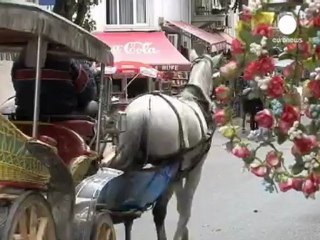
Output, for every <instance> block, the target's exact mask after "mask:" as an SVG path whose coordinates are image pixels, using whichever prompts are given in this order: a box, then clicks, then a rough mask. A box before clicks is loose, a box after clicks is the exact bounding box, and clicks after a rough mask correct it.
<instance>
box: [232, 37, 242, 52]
mask: <svg viewBox="0 0 320 240" xmlns="http://www.w3.org/2000/svg"><path fill="white" fill-rule="evenodd" d="M231 51H232V53H233V54H241V53H244V46H243V45H242V43H241V42H240V41H239V40H238V39H236V38H235V39H233V40H232V42H231Z"/></svg>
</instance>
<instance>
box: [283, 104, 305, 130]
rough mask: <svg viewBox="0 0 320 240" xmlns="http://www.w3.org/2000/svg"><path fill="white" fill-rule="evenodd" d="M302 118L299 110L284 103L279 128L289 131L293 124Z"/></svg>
mask: <svg viewBox="0 0 320 240" xmlns="http://www.w3.org/2000/svg"><path fill="white" fill-rule="evenodd" d="M299 119H300V113H299V111H298V110H297V109H296V108H294V107H293V106H291V105H288V104H286V105H284V107H283V112H282V115H281V119H280V122H279V128H280V129H281V131H282V132H283V133H287V132H288V131H289V129H290V128H291V127H292V126H293V124H294V122H295V121H298V120H299Z"/></svg>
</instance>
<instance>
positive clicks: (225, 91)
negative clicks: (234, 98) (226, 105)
mask: <svg viewBox="0 0 320 240" xmlns="http://www.w3.org/2000/svg"><path fill="white" fill-rule="evenodd" d="M215 93H216V97H217V99H218V100H219V101H221V102H227V101H228V100H229V98H230V88H228V87H227V86H225V85H220V86H219V87H217V88H216V89H215Z"/></svg>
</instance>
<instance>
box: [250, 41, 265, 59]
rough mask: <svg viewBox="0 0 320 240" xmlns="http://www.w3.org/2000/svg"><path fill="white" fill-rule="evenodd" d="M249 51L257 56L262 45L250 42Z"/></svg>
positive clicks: (260, 51) (259, 54)
mask: <svg viewBox="0 0 320 240" xmlns="http://www.w3.org/2000/svg"><path fill="white" fill-rule="evenodd" d="M250 52H251V53H253V54H255V55H257V56H258V57H259V56H261V53H262V46H261V45H260V44H257V43H251V44H250Z"/></svg>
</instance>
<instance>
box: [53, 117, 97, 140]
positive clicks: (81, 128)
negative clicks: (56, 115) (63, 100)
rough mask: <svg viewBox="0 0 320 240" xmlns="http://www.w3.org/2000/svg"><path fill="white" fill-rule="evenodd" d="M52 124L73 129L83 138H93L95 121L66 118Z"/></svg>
mask: <svg viewBox="0 0 320 240" xmlns="http://www.w3.org/2000/svg"><path fill="white" fill-rule="evenodd" d="M54 125H58V126H62V127H65V128H68V129H71V130H72V131H75V132H76V133H78V134H79V135H80V136H81V137H83V138H89V139H91V138H93V137H94V134H95V131H94V129H95V123H94V122H92V121H87V120H67V121H62V122H55V123H54Z"/></svg>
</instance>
